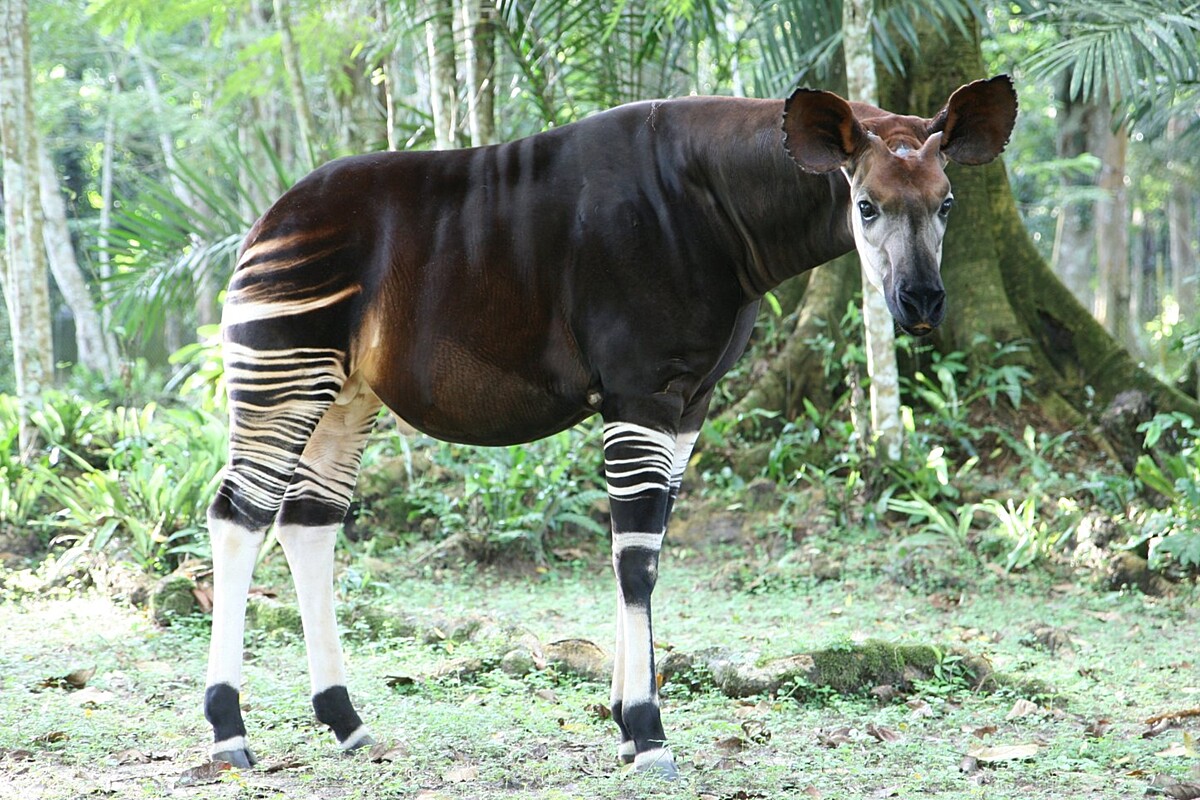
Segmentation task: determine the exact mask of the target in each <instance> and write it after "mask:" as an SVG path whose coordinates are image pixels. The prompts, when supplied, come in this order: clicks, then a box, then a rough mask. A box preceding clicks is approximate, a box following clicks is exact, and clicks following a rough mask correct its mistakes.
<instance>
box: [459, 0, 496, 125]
mask: <svg viewBox="0 0 1200 800" xmlns="http://www.w3.org/2000/svg"><path fill="white" fill-rule="evenodd" d="M462 10H463V32H464V36H463V44H464V55H465V61H466V73H467V76H466V77H467V124H468V127H469V128H470V131H471V144H472V146H475V147H478V146H480V145H485V144H492V143H494V142H495V141H496V112H495V101H496V86H495V83H496V75H495V72H496V5H495V3H494V2H492V0H463V6H462Z"/></svg>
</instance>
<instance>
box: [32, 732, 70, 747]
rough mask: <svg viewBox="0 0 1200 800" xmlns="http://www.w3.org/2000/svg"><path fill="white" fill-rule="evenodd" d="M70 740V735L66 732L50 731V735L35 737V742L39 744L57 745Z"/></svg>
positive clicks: (44, 734)
mask: <svg viewBox="0 0 1200 800" xmlns="http://www.w3.org/2000/svg"><path fill="white" fill-rule="evenodd" d="M70 738H71V736H70V734H68V733H67V732H66V731H50V732H49V733H43V734H42V735H41V736H35V737H33V740H34V741H35V742H37V743H38V744H55V743H57V742H65V741H67V740H68V739H70Z"/></svg>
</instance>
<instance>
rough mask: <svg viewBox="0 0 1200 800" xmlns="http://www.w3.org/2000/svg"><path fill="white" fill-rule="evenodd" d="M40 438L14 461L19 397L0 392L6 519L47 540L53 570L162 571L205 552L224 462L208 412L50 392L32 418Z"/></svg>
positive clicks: (215, 421) (2, 512) (221, 427)
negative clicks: (208, 517)
mask: <svg viewBox="0 0 1200 800" xmlns="http://www.w3.org/2000/svg"><path fill="white" fill-rule="evenodd" d="M32 416H33V419H34V421H35V422H36V424H37V427H38V432H39V436H40V439H41V442H42V446H41V449H40V451H39V452H38V453H36V454H35V455H34V456H33V457H32V458H31V459H29V460H28V461H27V462H25V463H22V462H21V461H20V460H18V459H17V457H16V432H17V427H18V424H17V418H16V412H15V402H14V401H13V399H12V398H11V397H8V396H0V477H2V478H3V479H4V481H3V484H2V486H0V524H3V525H7V526H11V527H13V528H18V527H20V528H27V529H30V530H33V531H39V532H42V533H43V534H45V535H46V536H47V537H51V541H50V545H51V547H52V548H55V549H57V548H61V550H60V551H59V552H57V554H56V558H55V569H54V573H55V575H65V574H70V573H72V572H76V571H80V570H82V571H86V570H87V569H88V567H89V566H90V565H91V564H92V563H93V561H94V560H95V559H101V558H102V559H105V560H107V561H124V562H129V563H132V564H134V565H136V566H137V567H138V568H140V569H143V570H147V571H151V572H158V573H165V572H170V571H171V570H172V569H173V568H174V567H175V566H177V565H178V564H179V563H180V562H181V561H182V560H183V559H184V558H186V557H188V556H203V555H205V554H206V552H207V543H206V541H205V537H204V536H203V535H202V534H203V532H204V523H205V511H206V509H207V506H208V503H209V502H211V500H212V497H213V493H214V492H215V490H216V485H217V480H218V472H219V471H220V469H221V467H222V465H223V464H224V460H225V447H226V444H225V423H224V420H223V418H221V417H219V416H216V415H214V414H212V413H210V412H207V411H201V410H195V409H187V408H162V407H160V406H158V405H157V404H155V403H149V404H147V405H146V406H144V407H142V408H131V407H125V406H118V407H116V408H109V407H108V405H107V403H106V402H103V401H100V402H92V401H89V400H86V399H83V398H81V397H79V396H78V395H73V394H68V393H62V392H51V393H49V394H48V395H47V396H46V397H45V398H44V403H43V404H42V405H41V406H40V407H39V408H38V410H37V411H36V412H35V413H34V414H33V415H32Z"/></svg>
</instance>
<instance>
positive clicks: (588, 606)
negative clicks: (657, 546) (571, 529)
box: [0, 542, 1200, 800]
mask: <svg viewBox="0 0 1200 800" xmlns="http://www.w3.org/2000/svg"><path fill="white" fill-rule="evenodd" d="M877 544H878V543H877ZM839 546H840V547H841V550H840V551H839ZM830 547H832V548H833V549H834V550H835V551H838V552H839V553H842V554H840V555H838V557H839V558H843V557H845V556H844V553H853V554H854V555H853V556H851V557H850V559H851V560H848V561H846V562H845V563H844V564H843V571H842V579H841V580H840V581H818V580H816V579H815V578H812V577H810V576H807V575H806V574H805V572H804V569H803V567H802V566H801V567H798V568H796V570H795V571H794V574H789V575H785V576H782V577H777V578H776V579H775V580H773V581H772V582H770V583H769V584H767V585H766V586H765V587H763V586H760V587H758V588H757V589H756V590H755V591H753V592H748V591H744V590H742V589H739V588H737V587H738V586H739V585H740V582H739V581H736V580H729V579H727V578H725V577H722V576H724V575H732V574H734V573H733V572H730V571H727V570H726V571H723V570H722V566H723V565H724V564H726V563H729V562H730V561H736V560H737V559H740V558H745V556H746V550H745V549H732V548H728V549H717V550H706V549H698V548H688V549H682V548H672V547H670V546H669V547H668V550H667V552H666V554H665V556H664V560H663V565H662V572H661V578H660V583H659V589H658V591H657V593H656V596H655V599H656V623H657V627H656V637H657V639H658V642H659V645H660V647H663V648H676V649H679V650H682V651H684V652H689V653H694V652H696V651H699V650H701V649H703V648H706V647H710V646H713V645H722V646H724V647H727V648H729V649H731V650H733V651H735V652H738V653H742V654H747V655H749V656H751V657H757V658H761V659H764V660H765V659H768V658H772V657H778V656H783V655H788V654H791V653H796V652H804V651H811V650H816V649H819V648H826V647H830V646H836V645H838V644H839V643H852V642H856V641H862V640H865V639H867V638H882V639H886V640H888V641H894V642H900V643H910V642H911V643H932V644H936V645H939V646H945V647H947V648H949V647H959V648H963V649H966V650H968V651H970V652H972V653H976V654H980V655H985V656H987V657H989V658H990V659H991V660H992V663H993V665H994V666H995V667H996V669H997V670H1000V671H1002V672H1008V673H1014V674H1017V675H1020V676H1025V677H1031V678H1036V679H1038V680H1040V681H1042V682H1044V683H1045V684H1046V685H1048V686H1050V687H1053V690H1054V691H1053V693H1052V694H1047V695H1045V696H1040V697H1035V698H1034V700H1035V702H1036V704H1037V710H1035V711H1032V712H1031V713H1027V714H1024V715H1021V716H1016V717H1014V718H1011V719H1009V718H1008V717H1009V714H1010V710H1012V709H1013V706H1014V703H1015V701H1016V699H1017V698H1016V697H1015V696H1014V695H1012V694H1011V693H1009V692H1005V691H1001V692H998V693H992V694H987V693H974V692H971V691H968V690H966V689H964V688H962V687H961V686H960V685H957V684H955V683H954V682H953V681H952V680H946V681H931V682H929V683H927V684H923V685H921V686H920V687H919V688H918V692H917V693H916V694H915V695H912V696H909V697H903V698H899V699H897V700H894V701H892V702H887V703H882V702H880V701H878V700H877V699H875V698H873V697H871V696H868V695H850V696H843V695H837V694H833V693H829V692H826V693H823V694H817V695H813V694H811V693H809V694H805V695H804V696H805V697H806V700H805V701H804V702H797V701H796V700H793V699H790V698H787V697H781V698H769V697H764V698H751V699H749V700H744V701H735V700H731V699H729V698H726V697H724V696H722V695H720V694H718V693H717V692H715V691H713V690H704V689H700V690H697V691H690V690H688V689H686V688H685V687H683V686H676V685H672V684H667V686H666V687H665V689H664V701H663V702H664V714H665V721H666V725H667V730H668V737H669V738H670V741H671V744H672V748H673V751H674V753H675V756H676V759H677V761H678V762H679V763H680V764H681V767H682V777H681V779H680V780H679V781H677V782H675V783H673V784H670V785H667V784H661V783H658V782H655V781H652V780H647V779H645V778H643V777H642V776H636V775H621V774H620V771H619V769H618V768H617V767H616V765H615V758H614V754H615V726H614V725H613V724H612V723H611V721H607V720H604V719H601V717H600V715H599V714H598V713H597V711H596V707H597V706H598V705H604V704H606V702H607V694H608V691H607V687H606V686H605V685H602V684H600V683H595V682H588V681H584V680H580V679H578V678H575V677H573V676H570V675H566V674H561V673H558V672H555V671H554V670H545V671H541V672H534V673H531V674H530V675H527V676H524V677H513V676H510V675H508V674H506V673H504V672H502V671H500V670H499V669H490V668H488V667H490V666H491V665H493V664H494V663H495V662H496V660H497V659H498V656H499V655H500V654H502V653H503V651H504V649H505V647H507V646H508V644H507V643H506V640H507V639H511V638H512V637H514V636H516V635H517V634H516V633H514V632H513V631H512V629H514V628H515V629H523V630H525V631H527V632H529V633H532V634H533V635H535V636H536V637H538V638H539V639H540V640H541V641H542V642H548V641H552V640H554V639H557V638H567V637H582V638H587V639H591V640H593V641H595V642H598V643H600V644H602V645H603V646H604V647H606V648H610V642H611V640H612V637H613V635H614V624H613V613H612V608H613V599H612V595H613V587H612V581H611V578H610V576H609V575H608V570H607V567H606V559H605V558H603V557H601V556H599V555H597V557H595V558H592V559H588V560H583V561H577V562H575V563H574V565H572V566H560V567H558V568H551V569H549V570H545V571H535V570H532V569H530V570H528V571H521V570H514V569H511V568H510V569H507V570H503V571H501V570H497V569H486V568H481V567H468V568H465V569H451V568H431V567H426V568H424V569H421V570H414V569H405V568H401V567H394V568H388V567H385V566H384V563H383V562H381V561H378V560H375V559H374V557H372V558H371V559H368V558H367V557H365V556H351V555H346V556H343V564H342V566H343V572H342V574H343V576H361V574H363V573H371V574H372V580H371V582H370V583H369V584H368V585H367V586H368V588H366V589H363V590H361V594H360V595H357V596H356V597H362V596H366V595H368V594H373V595H374V596H373V598H372V599H371V600H370V601H369V602H370V605H371V607H372V608H375V609H379V608H383V609H385V610H387V611H390V612H392V613H394V614H395V615H396V616H397V617H398V618H399V617H405V616H408V617H412V618H413V619H415V620H416V624H417V628H418V629H421V630H424V629H429V628H432V627H434V626H438V625H441V626H445V624H446V621H447V620H450V621H453V620H456V619H459V618H464V617H471V616H477V615H485V616H486V618H487V620H488V622H489V624H487V625H485V630H484V632H483V633H481V634H479V635H477V636H476V637H475V638H473V639H470V640H468V641H464V642H460V643H455V642H453V641H449V640H445V641H436V642H435V643H433V644H426V643H424V642H423V641H422V638H423V637H422V636H420V635H416V636H390V637H385V638H377V637H376V636H374V635H372V634H371V633H370V631H369V630H365V629H364V630H360V629H357V628H355V629H354V630H352V631H351V632H350V633H349V635H348V636H347V637H346V646H347V655H348V661H349V671H350V676H351V677H350V690H351V694H352V695H353V696H354V697H355V698H356V702H357V704H358V706H359V709H360V712H361V713H362V714H363V716H364V718H365V719H367V720H368V722H369V724H370V725H371V727H372V728H373V730H374V731H375V733H376V736H377V738H380V739H383V740H385V741H387V742H389V743H394V744H395V745H396V749H395V750H394V751H393V752H392V754H391V757H390V760H387V761H384V762H382V763H371V762H370V761H369V760H368V759H367V758H366V757H365V755H363V754H358V755H355V756H351V757H343V756H341V755H338V754H337V753H336V752H335V748H334V746H333V740H332V736H331V735H330V734H328V732H326V731H323V730H319V729H318V726H317V725H316V724H315V722H314V721H313V719H312V714H311V710H310V707H309V705H308V699H307V694H308V689H307V676H306V674H305V658H304V652H303V647H302V643H301V642H300V641H299V638H298V637H297V636H295V635H294V634H291V633H288V632H285V631H261V630H255V631H251V633H250V635H249V636H248V638H247V647H246V649H247V664H246V685H245V687H244V691H243V701H244V703H245V704H246V705H247V712H246V717H247V723H248V726H249V728H250V737H251V746H252V748H253V749H254V750H255V751H256V753H257V754H258V755H259V757H260V759H261V761H262V763H261V764H260V767H259V768H258V769H255V770H251V771H242V772H240V773H227V774H225V775H224V776H222V779H221V780H220V781H219V782H218V783H215V784H204V785H199V786H185V785H180V778H181V776H182V775H183V774H184V773H185V771H186V770H188V769H190V768H192V767H196V766H198V765H200V764H202V763H203V762H204V761H205V760H206V756H207V749H206V748H207V737H208V731H207V725H206V723H205V722H204V719H203V715H202V713H201V710H200V699H201V695H202V692H203V673H204V668H205V657H206V648H207V620H206V619H204V618H203V617H200V616H194V617H187V618H184V619H180V620H178V621H177V623H176V624H175V625H173V626H172V627H170V628H166V629H160V628H157V627H155V626H154V625H153V624H152V623H151V622H149V621H148V620H147V618H146V617H145V615H144V614H143V613H142V612H139V611H137V610H135V609H133V608H131V607H128V606H126V605H122V604H119V603H116V602H114V601H113V600H111V599H109V598H107V597H104V596H101V595H99V594H97V593H94V592H93V593H83V594H75V595H68V594H66V593H60V594H57V595H50V596H46V595H34V594H28V593H23V592H20V591H17V590H15V589H14V588H13V586H14V585H15V584H17V583H19V581H18V580H17V579H16V577H14V576H13V575H12V574H9V575H7V576H5V577H6V584H7V585H8V586H9V589H8V591H7V593H6V595H5V599H4V602H3V604H2V605H0V629H3V630H4V631H5V637H4V638H5V642H6V643H5V646H4V648H3V650H0V718H2V719H3V720H5V724H4V725H2V726H0V776H2V777H3V780H2V781H0V797H21V798H26V799H28V798H77V797H91V796H100V797H104V796H112V797H121V798H126V797H128V798H139V797H146V798H152V797H203V798H209V797H222V798H224V797H239V798H240V797H247V798H250V797H254V798H260V797H280V798H308V797H321V798H385V797H387V798H391V797H421V798H425V800H432V799H433V798H471V799H472V800H476V799H478V798H492V797H519V798H522V797H523V798H546V799H547V800H549V799H550V798H589V800H591V799H592V798H597V799H599V798H632V797H646V796H661V797H694V798H710V797H711V798H730V799H732V798H753V797H766V798H776V797H781V798H782V797H800V798H806V797H822V798H835V797H836V798H844V797H868V798H869V797H940V798H976V797H979V798H983V797H986V798H989V800H1004V799H1005V798H1046V799H1047V800H1049V798H1067V797H1072V798H1074V797H1089V798H1125V797H1128V798H1134V797H1142V796H1143V795H1144V794H1145V793H1146V791H1147V786H1148V783H1149V781H1150V780H1151V778H1152V777H1153V776H1154V775H1156V774H1158V773H1165V774H1168V775H1172V776H1175V777H1176V778H1179V779H1186V778H1187V777H1188V776H1189V775H1191V774H1192V771H1194V770H1195V769H1196V765H1197V764H1200V759H1198V758H1196V756H1195V751H1194V749H1193V750H1191V755H1188V747H1187V745H1188V744H1189V743H1190V741H1191V740H1190V739H1186V738H1185V733H1186V730H1187V729H1186V728H1185V729H1172V730H1169V731H1167V732H1165V733H1163V734H1162V735H1160V736H1157V737H1155V738H1142V732H1143V731H1144V730H1145V729H1146V727H1147V726H1146V725H1145V723H1144V720H1145V719H1146V718H1148V717H1150V716H1152V715H1155V714H1161V713H1166V712H1172V711H1179V710H1183V709H1185V708H1195V707H1197V706H1200V668H1198V667H1197V666H1196V661H1195V660H1196V659H1197V657H1198V656H1197V653H1196V648H1195V645H1194V643H1195V634H1196V630H1197V624H1198V623H1200V606H1198V604H1197V602H1196V601H1197V599H1198V598H1197V596H1196V589H1195V587H1191V588H1183V589H1180V590H1179V592H1178V593H1177V595H1176V596H1174V597H1170V598H1165V599H1163V598H1158V599H1156V598H1149V597H1145V596H1142V595H1140V594H1136V593H1127V592H1121V593H1114V592H1106V591H1101V590H1098V589H1095V588H1093V587H1091V586H1090V585H1088V584H1086V583H1080V584H1075V583H1072V582H1070V581H1067V580H1063V578H1062V576H1059V577H1057V578H1054V577H1048V576H1045V575H1043V574H1040V573H1031V574H1029V575H1024V576H1018V577H1010V576H1004V575H1000V574H997V573H995V572H992V571H989V570H986V569H983V568H970V569H965V571H963V572H961V573H960V576H959V577H960V578H961V586H960V588H959V589H956V590H955V592H954V593H952V594H951V595H948V594H946V593H945V592H932V593H931V592H930V591H929V589H928V588H921V586H920V585H917V586H905V585H902V584H901V583H900V582H897V580H895V579H894V577H890V576H891V575H892V572H891V571H890V570H888V569H887V568H886V567H887V566H888V565H887V563H886V561H887V559H886V558H885V557H883V556H872V555H871V552H879V551H880V548H879V547H875V548H874V549H873V551H865V550H863V549H862V548H861V546H850V545H849V544H845V543H843V544H842V545H839V543H837V542H833V543H831V545H830ZM368 562H369V563H368ZM259 579H260V583H265V584H267V585H269V586H271V587H272V588H276V589H278V590H279V591H280V592H281V594H282V595H283V599H284V600H285V602H286V601H287V590H286V576H285V574H284V573H283V568H282V566H281V558H279V557H278V556H276V557H273V558H272V559H271V560H270V562H269V563H268V564H267V565H266V568H265V569H264V570H262V572H261V573H260V575H259ZM350 582H352V581H350V580H349V578H346V579H344V580H343V583H344V584H346V583H350ZM359 582H361V581H359ZM372 590H373V591H372ZM348 599H349V600H350V601H351V603H353V602H354V601H355V597H351V598H348ZM491 623H494V624H491ZM1036 629H1042V630H1044V629H1052V630H1054V631H1056V632H1057V638H1054V639H1053V640H1052V641H1053V643H1055V644H1058V645H1060V646H1058V648H1057V649H1056V650H1053V651H1052V650H1051V649H1048V648H1047V647H1045V646H1043V645H1041V644H1039V642H1038V639H1039V635H1038V631H1037V630H1036ZM410 630H411V629H410ZM1042 638H1045V637H1044V636H1043V637H1042ZM472 657H474V658H481V659H483V660H484V662H485V669H484V671H482V672H480V673H478V674H477V675H475V676H473V677H470V678H466V679H458V678H455V677H447V678H434V677H431V676H433V675H434V673H435V672H436V671H437V670H438V669H439V667H443V666H444V665H445V664H446V663H447V662H449V661H450V660H452V659H456V658H472ZM91 667H94V668H95V674H94V675H93V676H92V678H91V679H90V681H89V682H88V685H87V687H86V688H85V689H82V690H78V691H69V690H64V689H61V688H56V687H50V688H42V687H41V686H40V684H42V683H44V682H46V681H47V680H48V679H51V678H57V677H60V676H63V675H66V674H67V673H69V672H71V671H73V670H76V669H80V668H91ZM389 675H407V676H415V677H416V678H417V681H416V682H415V684H413V685H410V686H406V687H401V688H399V689H397V688H390V687H389V686H388V684H387V682H386V680H385V678H386V677H387V676H389ZM905 700H911V701H912V704H913V705H915V706H916V707H917V710H914V708H912V707H910V705H909V704H906V703H905V702H903V701H905ZM1099 720H1107V726H1108V727H1107V728H1106V729H1105V730H1104V732H1103V734H1102V735H1101V736H1099V737H1098V738H1096V737H1094V736H1091V735H1089V733H1088V730H1087V727H1088V726H1089V725H1094V724H1095V723H1097V722H1098V721H1099ZM872 725H873V726H877V729H878V728H885V729H888V730H890V731H894V732H895V733H896V734H898V738H897V739H896V741H893V742H890V743H889V742H882V741H878V740H877V739H876V738H875V737H873V736H871V735H870V734H869V733H868V727H869V726H872ZM1195 728H1196V725H1194V724H1193V725H1192V728H1191V730H1192V731H1194V730H1195ZM840 729H846V730H844V731H841V730H840ZM1093 730H1094V728H1093ZM839 734H840V735H839ZM822 735H824V737H825V740H826V742H831V741H832V742H836V741H841V742H842V743H841V744H840V745H839V746H832V747H831V746H826V745H824V744H822V743H821V741H820V737H821V736H822ZM1015 744H1036V745H1038V750H1037V753H1036V754H1035V755H1034V756H1033V757H1032V758H1029V759H1027V760H1011V761H1000V762H996V763H995V764H991V765H988V764H985V765H982V766H981V767H980V768H979V769H978V770H976V771H974V772H973V773H971V774H967V773H964V772H963V771H961V770H960V763H961V762H962V759H963V755H964V754H965V753H966V752H967V751H968V750H971V749H972V748H975V747H978V746H980V745H993V746H1001V745H1015ZM1172 745H1174V750H1173V752H1181V753H1183V755H1177V756H1174V755H1171V756H1168V755H1157V754H1159V753H1162V752H1164V751H1169V748H1171V747H1172ZM22 751H24V752H22ZM143 759H150V760H143ZM123 762H124V763H123Z"/></svg>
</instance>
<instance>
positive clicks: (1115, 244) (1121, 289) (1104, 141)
mask: <svg viewBox="0 0 1200 800" xmlns="http://www.w3.org/2000/svg"><path fill="white" fill-rule="evenodd" d="M1112 122H1113V120H1112V117H1111V116H1110V115H1102V114H1098V115H1096V117H1095V120H1094V124H1093V127H1092V137H1093V144H1092V148H1093V149H1092V152H1094V153H1095V154H1096V155H1097V156H1099V157H1100V176H1099V179H1098V180H1097V182H1096V185H1097V187H1098V188H1099V189H1100V191H1101V193H1102V196H1101V197H1100V198H1099V199H1098V200H1097V201H1096V273H1097V276H1098V277H1099V289H1098V291H1097V292H1096V319H1098V320H1100V322H1102V323H1103V324H1104V327H1105V328H1107V329H1108V332H1109V333H1111V334H1112V335H1113V336H1115V337H1116V338H1117V340H1118V341H1120V342H1122V343H1124V344H1129V343H1131V342H1132V341H1133V340H1134V335H1133V326H1132V324H1131V323H1130V319H1129V202H1128V194H1129V192H1128V190H1127V189H1126V188H1125V160H1126V159H1125V156H1126V151H1127V150H1128V147H1129V134H1128V131H1127V130H1126V128H1125V126H1124V125H1122V126H1121V127H1120V128H1118V129H1117V130H1116V131H1114V130H1113V129H1112Z"/></svg>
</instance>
